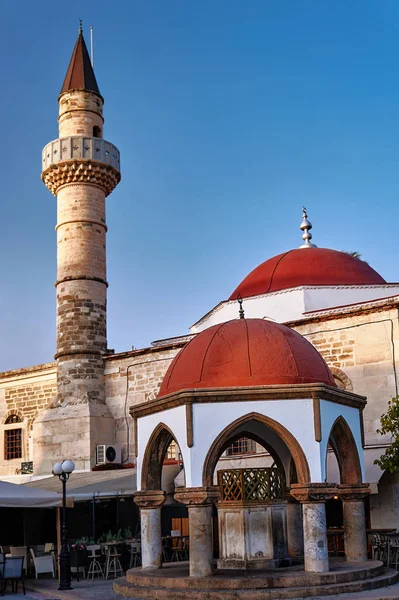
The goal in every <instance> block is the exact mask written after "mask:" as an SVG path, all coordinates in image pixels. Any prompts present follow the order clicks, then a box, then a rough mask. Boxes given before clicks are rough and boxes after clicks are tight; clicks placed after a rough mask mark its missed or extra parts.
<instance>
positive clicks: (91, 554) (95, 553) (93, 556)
mask: <svg viewBox="0 0 399 600" xmlns="http://www.w3.org/2000/svg"><path fill="white" fill-rule="evenodd" d="M87 552H88V559H89V561H90V564H89V570H88V571H87V579H89V577H90V575H91V578H92V579H94V577H95V575H101V577H102V578H103V579H104V571H103V569H102V566H101V564H100V561H99V560H98V559H99V558H100V557H101V546H100V545H99V544H93V545H92V546H87Z"/></svg>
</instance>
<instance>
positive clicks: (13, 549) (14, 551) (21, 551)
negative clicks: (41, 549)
mask: <svg viewBox="0 0 399 600" xmlns="http://www.w3.org/2000/svg"><path fill="white" fill-rule="evenodd" d="M10 554H11V556H23V557H24V572H25V575H26V574H27V572H28V565H29V562H28V561H29V559H28V547H27V546H10Z"/></svg>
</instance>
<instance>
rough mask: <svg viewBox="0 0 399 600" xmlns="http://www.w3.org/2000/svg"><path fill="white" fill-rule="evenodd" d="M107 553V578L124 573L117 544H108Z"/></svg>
mask: <svg viewBox="0 0 399 600" xmlns="http://www.w3.org/2000/svg"><path fill="white" fill-rule="evenodd" d="M105 553H106V556H107V559H106V564H105V579H108V577H111V576H112V577H115V578H116V577H118V576H119V575H123V569H122V565H121V563H120V560H119V557H120V554H119V553H118V551H117V549H116V547H115V546H106V548H105Z"/></svg>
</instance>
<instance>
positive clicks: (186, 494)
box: [175, 485, 219, 506]
mask: <svg viewBox="0 0 399 600" xmlns="http://www.w3.org/2000/svg"><path fill="white" fill-rule="evenodd" d="M218 499H219V489H218V487H217V486H216V485H209V486H204V487H192V488H180V489H179V491H178V492H175V500H177V502H181V503H182V504H186V505H187V506H209V505H210V504H215V502H217V501H218Z"/></svg>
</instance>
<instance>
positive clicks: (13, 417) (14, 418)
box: [4, 414, 22, 425]
mask: <svg viewBox="0 0 399 600" xmlns="http://www.w3.org/2000/svg"><path fill="white" fill-rule="evenodd" d="M14 423H22V419H21V417H20V416H18V415H16V414H13V415H10V416H9V417H7V419H6V422H5V423H4V425H14Z"/></svg>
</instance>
